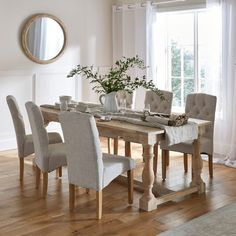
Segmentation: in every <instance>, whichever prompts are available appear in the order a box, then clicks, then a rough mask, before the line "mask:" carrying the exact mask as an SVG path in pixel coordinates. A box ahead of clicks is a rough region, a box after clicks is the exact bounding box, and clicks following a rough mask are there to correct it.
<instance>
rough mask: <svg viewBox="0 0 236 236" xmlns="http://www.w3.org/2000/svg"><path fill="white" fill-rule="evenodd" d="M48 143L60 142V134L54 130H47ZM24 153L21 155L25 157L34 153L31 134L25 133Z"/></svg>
mask: <svg viewBox="0 0 236 236" xmlns="http://www.w3.org/2000/svg"><path fill="white" fill-rule="evenodd" d="M48 139H49V143H50V144H51V143H62V139H61V135H60V134H59V133H56V132H49V133H48ZM23 150H24V153H23V157H27V156H29V155H31V154H33V153H34V141H33V136H32V134H27V135H25V140H24V149H23Z"/></svg>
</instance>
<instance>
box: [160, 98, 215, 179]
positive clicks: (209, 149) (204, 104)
mask: <svg viewBox="0 0 236 236" xmlns="http://www.w3.org/2000/svg"><path fill="white" fill-rule="evenodd" d="M216 102H217V98H216V96H213V95H209V94H205V93H192V94H189V95H188V96H187V98H186V106H185V113H186V114H187V115H188V116H189V118H196V119H202V120H208V121H211V125H209V126H207V127H206V129H205V133H204V134H203V135H202V136H201V137H200V153H201V154H207V155H208V162H209V175H210V178H213V160H212V154H213V146H214V145H213V136H214V122H215V110H216ZM161 149H162V156H163V159H164V162H163V163H162V166H163V170H164V171H163V173H162V174H163V176H162V178H163V180H165V179H166V164H165V158H166V157H165V153H166V151H174V152H181V153H184V170H185V173H186V172H187V171H188V154H191V155H192V158H193V153H194V149H193V144H192V141H189V142H184V143H180V144H175V145H173V146H166V145H165V144H164V143H162V142H161Z"/></svg>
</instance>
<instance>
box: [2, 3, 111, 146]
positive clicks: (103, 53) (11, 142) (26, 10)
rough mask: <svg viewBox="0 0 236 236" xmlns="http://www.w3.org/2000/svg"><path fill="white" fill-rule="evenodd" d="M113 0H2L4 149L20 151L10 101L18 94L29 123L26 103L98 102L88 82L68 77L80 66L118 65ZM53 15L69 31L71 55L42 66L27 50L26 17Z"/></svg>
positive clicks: (67, 50)
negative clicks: (66, 98)
mask: <svg viewBox="0 0 236 236" xmlns="http://www.w3.org/2000/svg"><path fill="white" fill-rule="evenodd" d="M112 4H113V1H112V0H60V1H58V0H40V1H35V0H20V1H18V0H0V29H1V40H0V112H1V113H0V114H1V116H0V119H1V122H0V150H3V149H8V148H13V147H15V146H16V145H15V134H14V129H13V125H12V121H11V117H10V113H9V111H8V108H7V105H6V102H5V97H6V95H8V94H12V95H14V96H15V97H16V98H17V100H18V102H19V105H20V108H21V110H22V113H23V115H24V118H25V121H26V126H27V129H28V130H29V128H28V127H29V124H28V121H27V116H26V112H25V108H24V103H25V102H26V101H28V100H33V101H35V102H36V103H38V104H42V103H53V102H55V101H56V100H57V99H58V96H59V95H61V94H70V95H72V96H73V97H74V98H75V99H78V100H94V99H96V96H94V94H93V93H92V92H91V89H89V86H88V84H87V83H81V82H80V81H76V80H75V79H67V78H66V75H67V74H68V72H69V71H70V69H71V68H73V67H74V66H75V65H77V64H79V63H81V64H83V65H92V64H93V65H95V66H99V67H102V68H106V67H107V66H110V64H111V62H112V26H111V25H112V16H111V12H112V11H111V6H112ZM36 13H49V14H52V15H55V16H57V17H58V18H59V19H60V20H61V21H63V23H64V25H65V26H66V30H67V42H68V44H67V47H66V50H65V53H64V54H63V55H62V56H61V57H60V58H59V59H58V60H57V61H56V62H54V63H52V64H48V65H40V64H36V63H34V62H32V61H30V60H29V59H28V58H27V57H26V56H25V55H24V53H23V52H22V49H21V46H20V40H19V38H20V32H21V28H22V25H23V23H24V21H25V19H26V18H28V17H29V16H31V15H33V14H36Z"/></svg>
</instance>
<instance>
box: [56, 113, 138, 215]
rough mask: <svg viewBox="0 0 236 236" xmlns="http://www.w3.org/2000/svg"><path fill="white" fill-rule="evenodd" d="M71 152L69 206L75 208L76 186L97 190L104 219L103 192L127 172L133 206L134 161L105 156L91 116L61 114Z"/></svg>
mask: <svg viewBox="0 0 236 236" xmlns="http://www.w3.org/2000/svg"><path fill="white" fill-rule="evenodd" d="M59 121H60V122H61V126H62V130H63V134H64V138H65V143H66V151H67V162H68V178H69V199H70V200H69V207H70V211H73V209H74V203H75V186H79V187H83V188H88V189H94V190H96V199H97V218H98V219H101V217H102V189H104V188H105V187H106V186H107V185H108V184H109V183H110V182H111V181H112V180H113V179H115V178H116V177H117V176H119V175H120V174H122V173H124V172H126V171H127V177H128V203H129V204H132V203H133V168H134V167H135V162H134V160H132V159H130V158H127V157H123V156H117V155H112V154H103V153H102V150H101V145H100V140H99V134H98V130H97V126H96V122H95V119H94V117H93V116H92V115H90V114H85V113H76V112H63V113H60V114H59Z"/></svg>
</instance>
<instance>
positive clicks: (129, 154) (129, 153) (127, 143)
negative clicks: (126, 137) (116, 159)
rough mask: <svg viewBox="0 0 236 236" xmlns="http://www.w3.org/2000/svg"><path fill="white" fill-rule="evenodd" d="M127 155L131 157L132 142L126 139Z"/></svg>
mask: <svg viewBox="0 0 236 236" xmlns="http://www.w3.org/2000/svg"><path fill="white" fill-rule="evenodd" d="M125 156H126V157H131V143H130V142H127V141H125Z"/></svg>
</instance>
